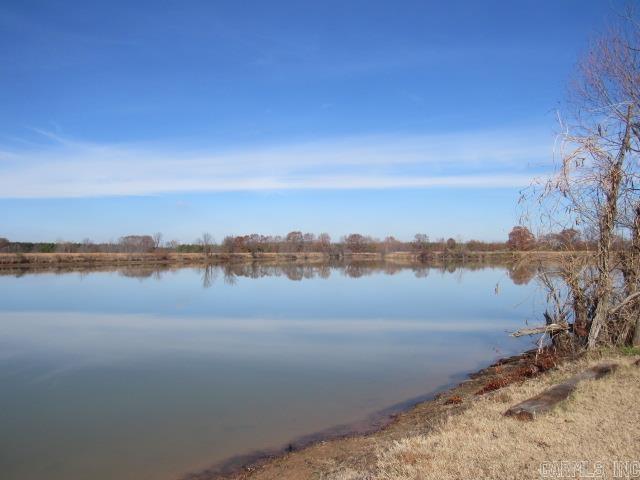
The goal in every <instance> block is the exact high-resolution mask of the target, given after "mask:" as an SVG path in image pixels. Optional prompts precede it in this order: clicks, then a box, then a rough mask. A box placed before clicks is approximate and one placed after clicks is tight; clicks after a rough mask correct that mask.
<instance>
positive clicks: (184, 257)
mask: <svg viewBox="0 0 640 480" xmlns="http://www.w3.org/2000/svg"><path fill="white" fill-rule="evenodd" d="M586 253H588V252H566V251H560V252H558V251H532V250H527V251H511V250H505V251H472V252H463V253H456V254H451V253H448V252H442V251H432V252H427V253H414V252H393V253H386V254H385V253H349V254H340V255H335V254H329V253H323V252H299V253H211V254H208V255H207V254H203V253H176V252H162V251H160V252H149V253H0V270H1V269H5V268H25V269H29V268H32V267H33V268H37V269H39V268H47V267H51V268H59V267H71V268H73V267H119V266H170V267H188V266H196V267H198V266H200V267H205V266H208V265H224V264H230V263H240V262H260V263H273V264H286V263H304V264H322V263H329V262H376V261H378V262H380V261H384V262H389V263H394V264H399V265H420V264H422V265H424V264H428V263H429V262H488V263H489V262H505V263H510V262H518V261H520V260H523V259H533V260H553V259H558V258H562V257H564V256H566V255H572V254H586Z"/></svg>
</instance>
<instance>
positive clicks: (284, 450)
mask: <svg viewBox="0 0 640 480" xmlns="http://www.w3.org/2000/svg"><path fill="white" fill-rule="evenodd" d="M536 353H537V350H536V349H533V350H527V351H525V352H523V353H520V354H516V355H512V356H509V357H504V358H500V359H498V360H497V361H494V362H493V363H491V364H490V365H489V366H487V367H484V368H481V369H479V370H476V371H473V372H470V373H466V374H465V373H462V374H460V375H456V376H453V377H452V379H455V378H456V377H462V378H464V380H462V381H460V380H453V381H452V382H450V383H448V384H445V385H442V386H440V387H438V388H436V389H435V390H432V391H431V392H429V393H426V394H424V395H420V396H418V397H414V398H412V399H407V400H405V401H402V402H399V403H396V404H394V405H391V406H389V407H386V408H384V409H382V410H380V411H378V412H375V413H373V414H371V415H368V416H367V417H365V418H364V419H361V420H357V421H354V422H352V423H348V424H342V425H336V426H333V427H329V428H327V429H324V430H321V431H318V432H315V433H311V434H309V435H304V436H302V437H298V438H295V439H293V440H291V441H290V442H289V443H288V444H287V445H285V446H281V447H279V448H272V449H265V450H259V451H253V452H248V453H245V454H239V455H235V456H232V457H229V458H227V459H225V460H222V461H220V462H216V463H214V464H212V465H211V466H210V467H208V468H206V469H203V470H199V471H194V472H191V473H188V474H186V475H184V476H181V477H178V479H177V480H244V479H247V478H251V477H252V476H253V475H254V474H258V473H260V472H261V471H262V470H264V469H266V468H269V467H270V466H273V465H275V464H277V463H279V462H283V461H290V460H291V458H292V457H295V456H299V455H305V454H306V455H308V454H309V453H310V452H311V451H312V450H314V449H323V450H327V449H329V450H331V449H332V447H333V450H336V451H337V452H339V453H340V454H341V455H344V453H345V452H347V453H354V454H356V453H358V450H359V448H357V447H356V448H354V447H353V445H348V444H350V443H358V442H362V441H365V442H367V441H370V440H372V439H373V440H374V441H375V438H376V437H377V436H385V437H386V436H391V437H398V438H400V437H401V436H403V435H406V434H407V433H415V429H416V428H422V429H424V428H426V429H427V431H430V430H432V429H433V428H435V427H436V426H437V425H438V424H439V423H440V422H442V421H443V420H444V419H446V418H448V417H449V416H450V415H456V414H458V413H462V412H463V411H464V410H466V408H468V407H469V406H470V405H469V404H470V403H472V402H469V401H464V400H462V399H463V398H465V397H470V396H471V398H473V396H481V395H484V394H486V393H489V392H493V391H495V390H499V389H501V388H503V387H505V386H508V385H510V384H512V383H516V382H519V381H522V380H524V379H527V378H533V377H536V376H538V375H540V374H542V373H544V372H545V371H547V370H549V369H551V368H553V367H555V366H557V365H559V364H560V363H563V362H564V361H566V360H569V359H571V357H568V356H562V357H561V356H557V355H556V354H554V353H552V352H550V351H548V350H543V351H542V353H540V354H539V355H536ZM505 379H508V380H505ZM422 433H424V432H422ZM311 455H312V456H314V454H313V453H311ZM293 478H298V477H295V476H294V477H293ZM299 478H306V477H304V476H302V477H299Z"/></svg>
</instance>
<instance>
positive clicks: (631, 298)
mask: <svg viewBox="0 0 640 480" xmlns="http://www.w3.org/2000/svg"><path fill="white" fill-rule="evenodd" d="M637 297H640V292H636V293H632V294H631V295H629V296H628V297H627V298H625V299H624V300H623V301H621V302H620V303H619V304H618V305H616V306H615V307H613V308H612V309H610V310H609V314H612V313H616V312H617V311H618V310H620V309H621V308H622V307H624V306H625V305H626V304H627V303H629V302H630V301H631V300H635V299H636V298H637Z"/></svg>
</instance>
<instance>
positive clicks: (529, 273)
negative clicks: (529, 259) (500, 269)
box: [507, 264, 538, 285]
mask: <svg viewBox="0 0 640 480" xmlns="http://www.w3.org/2000/svg"><path fill="white" fill-rule="evenodd" d="M537 271H538V269H537V267H536V266H535V265H531V264H518V265H511V266H509V268H508V269H507V272H508V274H509V278H510V279H511V281H512V282H513V283H515V284H516V285H526V284H528V283H529V282H530V281H531V279H532V278H533V277H534V276H535V275H536V273H537Z"/></svg>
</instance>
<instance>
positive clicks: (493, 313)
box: [0, 262, 535, 480]
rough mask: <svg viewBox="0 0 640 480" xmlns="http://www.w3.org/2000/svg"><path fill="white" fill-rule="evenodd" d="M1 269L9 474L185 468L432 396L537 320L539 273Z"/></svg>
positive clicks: (174, 472)
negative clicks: (534, 297) (514, 331)
mask: <svg viewBox="0 0 640 480" xmlns="http://www.w3.org/2000/svg"><path fill="white" fill-rule="evenodd" d="M2 273H3V274H1V275H0V380H1V381H2V395H0V452H2V455H0V471H2V473H3V479H7V480H24V479H35V478H43V477H46V478H47V479H48V480H75V479H85V478H91V479H92V480H111V479H113V478H117V479H119V480H147V479H148V480H152V479H153V480H175V478H177V477H180V476H182V475H184V474H185V473H187V472H190V471H197V470H199V469H201V468H206V467H208V466H209V465H211V464H212V463H216V462H217V461H222V460H223V459H225V458H227V457H229V456H233V455H236V454H242V453H246V452H247V451H251V450H254V449H263V448H270V447H274V446H275V447H279V446H281V445H284V444H286V442H288V441H290V440H291V439H293V438H296V437H299V436H304V435H308V434H310V433H313V432H315V431H318V430H323V429H325V428H326V427H330V426H332V425H336V424H345V423H351V422H352V421H354V420H359V419H362V418H364V417H366V416H368V415H370V414H373V413H375V412H378V411H380V410H382V409H384V408H386V407H388V406H389V405H394V404H396V403H398V402H402V401H404V400H406V399H409V398H415V397H419V396H421V395H424V394H428V393H429V392H432V391H434V390H435V389H436V388H438V387H440V386H442V385H445V384H447V383H449V382H451V381H452V378H459V375H460V374H462V373H464V372H469V371H472V370H475V369H477V368H479V367H481V366H483V365H486V364H487V363H489V362H491V361H492V360H494V359H495V358H496V357H497V356H501V355H507V354H510V353H514V352H517V351H520V350H522V349H524V348H527V347H528V344H527V343H526V342H527V341H526V340H518V341H516V340H514V339H511V338H509V337H508V336H507V335H506V334H505V332H506V331H507V330H510V329H516V328H518V327H520V326H521V325H522V324H523V323H524V321H525V319H527V318H531V317H532V316H533V315H535V312H534V311H533V308H532V304H531V303H529V302H527V301H526V300H527V299H528V298H530V297H531V296H532V291H533V289H532V288H531V286H529V285H527V283H528V282H529V281H530V280H531V278H532V277H533V275H535V269H529V270H526V269H524V270H523V269H522V268H515V267H508V266H497V265H493V266H491V267H489V268H487V266H486V265H483V264H464V265H461V264H439V265H422V264H420V265H397V264H392V263H382V262H379V263H376V262H339V263H334V264H301V263H294V262H292V263H288V264H277V265H276V264H267V263H259V262H254V263H233V264H226V265H218V266H210V267H206V268H185V269H178V268H170V267H162V268H149V267H136V268H133V267H126V268H118V269H103V270H101V271H97V270H94V271H89V270H87V269H77V270H75V271H69V270H62V269H57V270H47V271H40V272H37V271H33V270H30V271H25V270H14V271H7V270H5V271H3V272H2ZM498 282H499V283H501V289H500V294H499V295H495V293H494V286H495V284H496V283H498ZM203 287H204V288H203ZM461 299H464V301H461ZM496 352H497V353H496ZM149 459H152V460H149Z"/></svg>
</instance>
